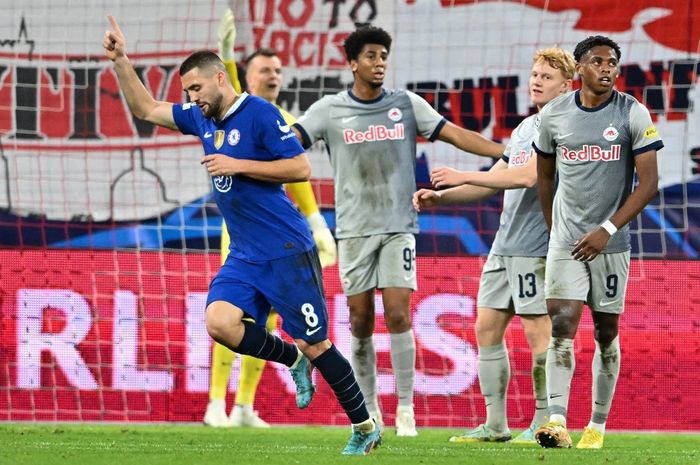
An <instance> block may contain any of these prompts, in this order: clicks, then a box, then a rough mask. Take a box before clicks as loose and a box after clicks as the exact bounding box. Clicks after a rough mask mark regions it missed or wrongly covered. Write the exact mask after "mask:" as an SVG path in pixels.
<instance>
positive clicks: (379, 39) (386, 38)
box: [343, 26, 391, 62]
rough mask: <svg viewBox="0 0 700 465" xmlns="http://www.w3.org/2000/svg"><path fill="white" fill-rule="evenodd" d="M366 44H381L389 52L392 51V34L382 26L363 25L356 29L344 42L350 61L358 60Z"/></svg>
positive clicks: (346, 54)
mask: <svg viewBox="0 0 700 465" xmlns="http://www.w3.org/2000/svg"><path fill="white" fill-rule="evenodd" d="M366 44H379V45H382V46H384V48H386V51H387V52H390V51H391V36H390V35H389V33H388V32H386V31H385V30H384V29H382V28H380V27H375V26H363V27H361V28H358V29H356V30H355V31H353V32H352V33H351V34H350V35H349V36H348V37H347V39H345V42H344V43H343V48H344V49H345V56H346V57H347V59H348V62H350V61H352V60H357V57H358V56H359V55H360V52H361V51H362V47H364V46H365V45H366Z"/></svg>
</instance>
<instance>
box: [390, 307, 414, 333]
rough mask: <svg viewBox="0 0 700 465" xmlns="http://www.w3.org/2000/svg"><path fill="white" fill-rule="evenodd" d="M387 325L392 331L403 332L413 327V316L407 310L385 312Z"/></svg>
mask: <svg viewBox="0 0 700 465" xmlns="http://www.w3.org/2000/svg"><path fill="white" fill-rule="evenodd" d="M384 321H385V322H386V327H387V328H388V329H389V331H391V332H392V333H403V332H405V331H408V330H409V329H411V316H410V315H409V313H408V312H405V311H395V312H387V311H386V310H385V312H384Z"/></svg>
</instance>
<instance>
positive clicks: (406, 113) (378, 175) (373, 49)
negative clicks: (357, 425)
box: [294, 26, 504, 436]
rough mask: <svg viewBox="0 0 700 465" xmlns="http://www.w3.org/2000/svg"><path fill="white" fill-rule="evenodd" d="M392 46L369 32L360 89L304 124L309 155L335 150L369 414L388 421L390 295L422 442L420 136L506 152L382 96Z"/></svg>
mask: <svg viewBox="0 0 700 465" xmlns="http://www.w3.org/2000/svg"><path fill="white" fill-rule="evenodd" d="M391 42H392V41H391V37H390V36H389V34H388V33H387V32H386V31H384V30H383V29H380V28H376V27H371V26H369V27H364V28H360V29H358V30H356V31H355V32H353V33H352V34H350V35H349V36H348V38H347V39H346V41H345V44H344V47H345V53H346V55H347V59H348V62H349V64H350V68H351V69H352V72H353V76H354V82H353V86H352V89H351V90H348V91H343V92H340V93H338V94H336V95H332V96H326V97H324V98H322V99H321V100H319V101H318V102H316V103H315V104H313V105H312V106H311V107H310V108H309V109H308V111H307V112H306V114H304V115H303V116H302V117H301V118H299V120H298V122H297V124H295V125H294V130H295V131H296V133H297V136H298V137H299V138H300V140H301V141H302V144H303V145H304V147H309V146H310V145H311V144H313V143H314V142H316V141H317V140H319V139H323V140H324V141H325V142H326V145H327V147H328V151H329V154H330V160H331V164H332V166H333V177H334V180H335V200H336V225H337V226H336V236H337V238H338V240H339V242H338V258H339V264H340V277H341V282H342V285H343V290H344V292H345V294H346V295H347V296H348V306H349V308H350V327H351V328H350V329H351V332H352V342H351V350H352V357H351V361H352V366H353V369H354V371H355V375H356V376H357V380H358V383H359V384H360V388H361V390H362V392H363V393H364V395H365V399H366V401H367V407H368V409H369V411H370V413H371V414H372V415H373V416H374V417H375V418H377V419H378V420H379V422H381V411H380V406H379V400H378V396H377V379H376V377H377V371H376V352H375V348H374V344H373V341H372V334H373V332H374V325H375V309H374V295H375V290H376V289H381V290H382V297H383V302H384V317H385V320H386V324H387V328H388V330H389V333H390V334H391V362H392V365H393V368H394V375H395V377H396V390H397V395H398V407H397V409H396V433H397V435H399V436H415V435H417V432H416V427H415V418H414V411H413V384H414V378H415V358H416V346H415V340H414V336H413V331H412V329H411V315H410V306H409V304H410V299H411V292H412V291H413V290H414V289H416V270H415V238H414V236H413V234H414V233H416V232H418V227H417V216H416V212H415V210H414V209H413V207H412V205H411V198H412V196H413V193H414V192H415V190H416V183H415V161H416V137H417V136H418V135H421V136H423V137H425V138H427V139H429V140H430V141H434V140H435V139H440V140H443V141H446V142H449V143H451V144H452V145H454V146H456V147H458V148H460V149H462V150H465V151H469V152H473V153H477V154H480V155H485V156H491V157H500V156H501V154H502V153H503V149H504V147H503V145H501V144H496V143H494V142H492V141H490V140H488V139H486V138H484V137H482V136H481V135H480V134H478V133H476V132H473V131H467V130H465V129H463V128H460V127H458V126H456V125H454V124H452V123H449V122H448V121H447V120H445V119H444V118H443V117H442V116H440V114H439V113H437V112H436V111H435V110H434V109H433V108H432V107H430V105H429V104H428V103H427V102H426V101H425V100H423V99H421V98H420V97H418V96H417V95H416V94H414V93H412V92H408V91H405V90H389V89H384V88H383V87H382V85H383V82H384V75H385V72H386V66H387V60H388V56H389V50H390V49H391Z"/></svg>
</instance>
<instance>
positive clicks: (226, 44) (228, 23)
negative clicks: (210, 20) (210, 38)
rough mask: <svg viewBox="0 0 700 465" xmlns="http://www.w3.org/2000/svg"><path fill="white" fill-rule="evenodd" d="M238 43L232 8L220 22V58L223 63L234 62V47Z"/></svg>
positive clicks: (228, 9)
mask: <svg viewBox="0 0 700 465" xmlns="http://www.w3.org/2000/svg"><path fill="white" fill-rule="evenodd" d="M235 43H236V18H235V17H234V16H233V11H231V9H230V8H227V9H226V12H224V15H223V16H222V17H221V21H220V22H219V57H221V59H222V60H223V61H231V60H233V45H234V44H235Z"/></svg>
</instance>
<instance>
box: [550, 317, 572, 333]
mask: <svg viewBox="0 0 700 465" xmlns="http://www.w3.org/2000/svg"><path fill="white" fill-rule="evenodd" d="M551 318H552V337H563V338H567V339H573V338H574V336H575V335H576V327H577V324H576V322H575V321H572V320H571V318H569V317H568V316H567V315H564V314H559V315H552V316H551Z"/></svg>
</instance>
